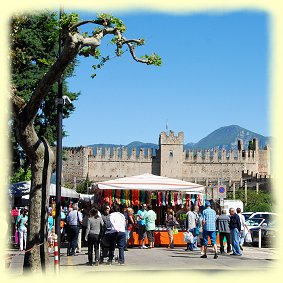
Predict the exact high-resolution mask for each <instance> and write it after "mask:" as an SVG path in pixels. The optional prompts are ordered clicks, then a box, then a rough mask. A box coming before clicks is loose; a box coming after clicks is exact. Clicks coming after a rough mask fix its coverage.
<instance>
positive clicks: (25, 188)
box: [9, 181, 79, 198]
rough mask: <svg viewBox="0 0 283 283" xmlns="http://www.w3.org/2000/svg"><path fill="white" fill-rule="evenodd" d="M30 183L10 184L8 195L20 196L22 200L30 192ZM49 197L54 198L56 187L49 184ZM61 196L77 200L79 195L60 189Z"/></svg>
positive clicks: (66, 189) (72, 191) (70, 190)
mask: <svg viewBox="0 0 283 283" xmlns="http://www.w3.org/2000/svg"><path fill="white" fill-rule="evenodd" d="M30 183H31V182H30V181H24V182H18V183H12V184H10V190H9V191H10V194H13V195H15V196H20V197H24V198H28V197H29V192H30ZM49 195H50V196H56V185H55V184H50V191H49ZM61 196H62V197H68V198H79V194H78V193H77V192H76V191H75V190H72V189H68V188H64V187H61Z"/></svg>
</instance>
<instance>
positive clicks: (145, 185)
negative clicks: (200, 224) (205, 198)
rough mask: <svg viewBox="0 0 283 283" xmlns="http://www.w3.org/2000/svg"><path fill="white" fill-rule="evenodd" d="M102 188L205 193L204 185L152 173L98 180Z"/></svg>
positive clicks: (99, 186)
mask: <svg viewBox="0 0 283 283" xmlns="http://www.w3.org/2000/svg"><path fill="white" fill-rule="evenodd" d="M97 185H98V188H99V189H101V190H104V189H105V190H110V189H114V190H115V189H116V190H117V189H119V190H144V191H175V192H186V193H188V194H201V193H204V188H205V187H204V186H202V185H199V184H195V183H191V182H185V181H182V180H179V179H172V178H167V177H162V176H157V175H152V174H148V173H147V174H143V175H139V176H132V177H125V178H119V179H116V180H109V181H105V182H98V183H97Z"/></svg>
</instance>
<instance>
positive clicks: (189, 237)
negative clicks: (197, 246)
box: [184, 232, 194, 244]
mask: <svg viewBox="0 0 283 283" xmlns="http://www.w3.org/2000/svg"><path fill="white" fill-rule="evenodd" d="M193 240H194V236H193V234H192V232H185V233H184V242H186V243H189V244H191V243H192V242H193Z"/></svg>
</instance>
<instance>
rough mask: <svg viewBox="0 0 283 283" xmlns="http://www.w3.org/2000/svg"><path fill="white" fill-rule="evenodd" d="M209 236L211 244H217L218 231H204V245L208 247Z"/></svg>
mask: <svg viewBox="0 0 283 283" xmlns="http://www.w3.org/2000/svg"><path fill="white" fill-rule="evenodd" d="M208 236H209V238H210V240H211V244H212V245H215V244H216V231H206V230H203V245H204V246H205V247H206V246H207V244H208Z"/></svg>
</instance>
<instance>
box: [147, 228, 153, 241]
mask: <svg viewBox="0 0 283 283" xmlns="http://www.w3.org/2000/svg"><path fill="white" fill-rule="evenodd" d="M146 233H147V238H148V241H149V242H154V230H148V231H146Z"/></svg>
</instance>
